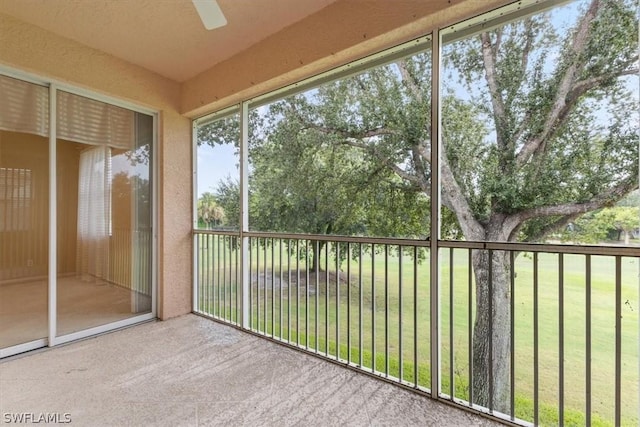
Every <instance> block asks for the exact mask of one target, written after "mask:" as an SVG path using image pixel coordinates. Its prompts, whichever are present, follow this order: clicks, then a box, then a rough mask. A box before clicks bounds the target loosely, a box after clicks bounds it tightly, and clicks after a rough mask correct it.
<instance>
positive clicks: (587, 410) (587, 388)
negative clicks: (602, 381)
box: [585, 254, 591, 427]
mask: <svg viewBox="0 0 640 427" xmlns="http://www.w3.org/2000/svg"><path fill="white" fill-rule="evenodd" d="M585 263H586V264H585V269H586V271H585V275H586V283H585V286H586V289H585V292H586V295H585V306H586V307H585V309H586V319H585V321H586V331H585V332H586V336H585V340H586V342H585V345H586V347H587V348H586V355H585V362H586V367H585V370H586V372H585V373H586V378H585V381H586V384H585V417H586V426H587V427H589V426H591V255H589V254H587V255H586V258H585Z"/></svg>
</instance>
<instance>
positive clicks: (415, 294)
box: [413, 246, 418, 388]
mask: <svg viewBox="0 0 640 427" xmlns="http://www.w3.org/2000/svg"><path fill="white" fill-rule="evenodd" d="M413 385H414V387H415V388H418V247H417V246H414V247H413Z"/></svg>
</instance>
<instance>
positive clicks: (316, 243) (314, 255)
mask: <svg viewBox="0 0 640 427" xmlns="http://www.w3.org/2000/svg"><path fill="white" fill-rule="evenodd" d="M326 244H327V242H326V241H325V240H312V241H311V270H310V271H311V272H312V273H315V272H316V271H322V266H321V265H320V254H322V249H323V248H324V245H326Z"/></svg>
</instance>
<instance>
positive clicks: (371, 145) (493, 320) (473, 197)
mask: <svg viewBox="0 0 640 427" xmlns="http://www.w3.org/2000/svg"><path fill="white" fill-rule="evenodd" d="M569 9H570V10H572V11H573V12H575V11H576V10H578V9H579V11H578V12H577V13H578V14H579V16H578V17H577V18H576V19H575V20H574V22H573V24H572V27H571V28H570V29H568V30H562V31H559V25H560V24H559V22H560V21H562V20H563V19H564V18H566V17H562V16H557V15H554V14H550V13H543V14H538V15H536V16H532V17H528V18H524V19H521V20H519V21H517V22H514V23H511V24H508V25H506V26H503V27H500V28H496V29H492V30H490V31H486V32H483V33H480V34H477V35H475V36H472V37H469V38H466V39H464V40H459V41H454V42H451V43H449V44H448V45H447V46H445V47H444V50H443V63H444V70H443V72H442V73H441V79H442V80H443V89H444V90H443V91H442V95H441V105H442V111H441V117H442V125H443V129H442V133H441V137H442V140H441V150H442V156H441V158H440V165H439V166H440V179H441V189H442V191H441V202H442V205H443V207H444V211H443V218H444V219H445V221H444V225H445V226H446V229H443V230H441V231H442V236H443V237H445V238H451V237H463V238H464V239H466V240H469V241H497V242H515V241H527V242H536V241H543V240H544V239H545V237H546V236H547V235H549V233H552V232H555V231H557V230H560V229H562V228H563V227H565V226H566V225H567V224H569V223H570V222H572V221H574V220H575V219H576V218H578V217H579V216H580V215H582V214H584V213H586V212H590V211H593V210H596V209H600V208H602V207H605V206H609V205H611V204H613V203H615V202H616V201H617V200H619V199H621V198H622V197H624V196H625V195H626V194H628V193H629V192H630V191H632V190H633V189H635V188H637V187H638V134H637V131H636V129H637V126H638V117H637V111H638V102H637V91H638V84H637V74H638V69H637V67H638V53H637V35H638V20H637V16H636V13H635V4H634V1H632V0H591V1H588V2H587V1H582V2H579V4H578V5H577V6H576V5H575V4H573V5H571V6H570V7H569ZM569 15H570V13H569V14H568V15H567V16H569ZM430 66H431V58H430V54H429V53H428V52H427V53H423V54H418V55H414V56H412V57H410V58H406V59H403V60H400V61H397V62H396V63H394V64H391V65H388V66H384V67H379V68H376V69H372V70H369V71H367V72H365V73H362V74H360V75H357V76H354V77H350V78H346V79H343V80H340V81H337V82H334V83H330V84H327V85H324V86H322V87H320V88H318V89H317V90H313V91H310V92H307V93H306V94H304V95H302V96H294V97H290V98H287V99H285V100H282V101H280V102H278V103H277V104H276V106H275V107H274V108H277V113H276V114H274V116H273V117H275V119H273V120H272V121H271V122H269V123H265V124H264V126H266V128H268V129H269V130H265V131H263V132H262V133H261V134H260V135H258V137H262V138H263V140H264V141H266V140H268V139H269V138H268V136H273V135H278V133H280V134H282V135H284V134H286V135H288V137H287V138H280V139H279V140H278V143H280V144H282V145H283V151H281V152H279V154H276V153H272V154H271V155H270V156H269V155H267V154H268V153H265V157H264V158H262V159H261V160H260V162H265V166H264V167H265V168H267V169H268V167H267V166H266V165H268V164H271V165H272V166H273V167H280V168H282V167H284V168H285V169H286V166H287V164H285V163H283V158H282V154H283V153H288V154H291V152H290V151H289V150H294V149H295V147H294V146H293V145H290V146H289V145H287V144H288V143H289V144H299V143H300V141H301V138H300V137H299V135H304V141H305V142H306V144H310V145H314V148H312V149H311V148H309V146H308V145H305V147H306V148H307V149H309V150H310V151H309V152H310V153H315V152H317V151H318V150H319V149H320V148H319V147H321V149H322V150H323V152H325V154H323V156H326V153H329V152H331V150H334V151H333V152H338V151H339V152H340V153H342V154H341V155H343V156H346V157H344V159H348V158H359V159H360V161H359V164H358V165H357V166H353V167H355V168H356V170H362V171H386V173H383V174H381V175H380V176H383V177H386V178H385V179H388V177H389V174H392V175H394V176H395V179H397V180H398V181H397V182H401V183H403V184H404V188H405V189H406V190H407V191H408V192H414V193H415V192H416V191H417V192H421V193H422V194H423V199H424V198H425V197H427V196H428V195H429V194H430V189H431V163H430V161H431V159H430V153H431V147H432V141H431V139H430V136H431V126H432V123H431V120H430V117H431V108H430V103H431V102H430V101H431V100H430V93H431V70H430ZM632 75H635V76H634V77H636V80H634V81H633V82H630V80H629V77H628V76H632ZM634 90H635V92H636V93H635V95H634V94H633V91H634ZM634 96H635V97H634ZM293 135H297V136H296V137H292V136H293ZM271 141H272V142H273V140H271ZM269 159H270V160H269ZM344 159H343V160H340V162H344ZM269 162H271V163H269ZM339 167H340V168H342V167H345V168H346V167H350V166H348V165H345V164H340V165H339ZM295 170H296V172H295V173H297V174H299V173H300V172H299V169H295ZM323 171H324V172H323ZM252 173H254V174H256V173H257V169H254V171H253V172H252ZM342 173H344V172H343V171H340V172H338V175H336V171H333V170H331V168H324V169H323V168H322V167H317V165H316V164H315V163H314V169H313V172H312V173H310V176H311V177H312V178H311V181H307V182H305V184H304V185H303V186H302V187H303V190H305V189H306V191H315V190H311V188H312V187H322V186H323V187H325V188H329V189H331V188H334V185H337V187H335V188H336V190H334V193H335V194H336V198H337V200H343V198H342V197H341V196H340V195H339V194H338V192H339V191H340V190H338V189H337V188H339V183H336V182H335V181H334V180H332V179H331V177H332V176H334V175H335V176H341V175H340V174H342ZM347 176H349V177H350V176H351V175H349V174H347V175H344V177H347ZM375 176H376V175H371V177H373V178H371V179H367V180H365V182H361V183H360V184H361V185H362V194H365V193H366V192H367V191H368V190H367V189H370V188H375V187H376V186H377V185H378V184H379V182H380V181H379V180H377V179H375ZM296 178H298V179H301V180H304V179H306V178H303V177H301V176H300V175H296ZM345 179H347V178H345ZM347 181H348V182H350V183H355V182H356V181H351V178H348V179H347ZM275 188H278V187H275ZM369 194H371V193H369ZM280 195H282V193H280ZM296 197H297V196H296ZM363 199H366V197H364V198H363ZM283 200H284V199H283ZM359 200H360V199H359ZM358 203H359V202H358ZM427 205H428V203H427ZM274 212H275V216H276V217H277V216H278V215H277V212H278V210H277V209H276V210H275V211H274ZM422 217H423V218H426V217H427V215H423V216H422ZM277 220H278V221H280V219H277ZM301 231H305V232H317V229H313V228H311V229H305V230H301ZM398 234H411V233H406V230H403V231H402V232H401V233H398ZM472 264H473V271H474V276H475V283H476V319H475V323H474V332H473V371H474V377H473V384H472V389H473V395H474V403H478V404H481V405H488V403H489V402H490V399H492V401H493V406H494V408H495V409H497V410H500V411H504V412H507V410H508V405H509V399H508V396H509V372H510V363H509V360H510V357H509V356H510V351H511V343H510V342H509V336H510V334H509V333H508V331H509V327H510V310H509V308H510V298H511V296H510V291H509V277H510V271H509V269H510V262H509V255H508V253H507V252H503V251H494V252H493V256H492V259H489V254H488V252H487V251H481V250H477V251H474V252H473V254H472ZM489 307H491V309H489ZM490 343H491V346H490ZM490 372H492V373H493V376H492V377H491V378H490V377H489V373H490ZM490 390H493V393H494V394H493V396H491V398H490V396H489V391H490Z"/></svg>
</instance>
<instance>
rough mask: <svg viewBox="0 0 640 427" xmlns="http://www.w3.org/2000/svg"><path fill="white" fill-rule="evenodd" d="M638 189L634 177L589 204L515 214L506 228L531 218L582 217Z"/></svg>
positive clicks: (568, 205)
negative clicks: (554, 216)
mask: <svg viewBox="0 0 640 427" xmlns="http://www.w3.org/2000/svg"><path fill="white" fill-rule="evenodd" d="M637 188H638V178H637V176H635V177H634V176H632V177H629V178H627V179H626V180H624V181H622V182H621V183H620V184H618V185H617V186H615V187H613V188H611V189H610V190H609V191H603V192H601V193H600V194H598V195H596V196H595V197H594V198H592V199H591V200H589V201H587V202H583V203H563V204H560V205H553V206H541V207H537V208H533V209H529V210H525V211H522V212H519V213H516V214H513V215H511V216H509V218H508V219H507V220H506V221H505V226H506V224H507V222H508V223H509V224H508V226H509V227H511V228H512V229H515V228H516V227H517V226H518V225H520V224H522V223H523V222H524V221H526V220H528V219H531V218H540V217H547V216H553V215H563V216H567V215H581V214H584V213H587V212H590V211H593V210H596V209H600V208H603V207H605V206H608V205H611V204H612V203H614V202H616V201H617V200H619V199H621V198H622V197H623V196H625V195H626V194H627V193H629V192H630V191H631V190H635V189H637Z"/></svg>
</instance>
